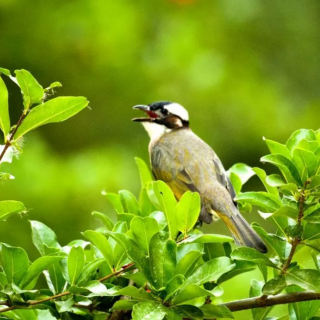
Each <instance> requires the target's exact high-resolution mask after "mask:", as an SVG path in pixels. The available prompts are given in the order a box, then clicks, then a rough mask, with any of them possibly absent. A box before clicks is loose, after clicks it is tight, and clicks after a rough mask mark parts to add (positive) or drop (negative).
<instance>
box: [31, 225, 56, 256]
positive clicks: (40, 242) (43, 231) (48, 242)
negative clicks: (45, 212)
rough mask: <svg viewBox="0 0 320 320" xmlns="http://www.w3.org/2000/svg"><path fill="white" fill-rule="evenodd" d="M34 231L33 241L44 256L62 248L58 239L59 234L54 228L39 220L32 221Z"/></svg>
mask: <svg viewBox="0 0 320 320" xmlns="http://www.w3.org/2000/svg"><path fill="white" fill-rule="evenodd" d="M30 224H31V231H32V242H33V244H34V245H35V246H36V248H37V249H38V251H39V252H40V254H41V255H42V256H44V255H46V254H49V253H52V252H55V251H56V250H50V249H52V248H53V249H60V248H61V247H60V245H59V243H58V241H57V236H56V234H55V233H54V232H53V230H52V229H50V228H49V227H47V226H46V225H45V224H43V223H42V222H39V221H34V220H31V221H30Z"/></svg>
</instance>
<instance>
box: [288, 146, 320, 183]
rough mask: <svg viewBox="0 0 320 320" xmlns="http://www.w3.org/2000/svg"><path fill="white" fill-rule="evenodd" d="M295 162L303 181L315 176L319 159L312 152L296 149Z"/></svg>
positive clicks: (294, 151)
mask: <svg viewBox="0 0 320 320" xmlns="http://www.w3.org/2000/svg"><path fill="white" fill-rule="evenodd" d="M293 162H294V163H295V165H296V167H297V169H298V171H299V174H300V177H301V179H302V181H305V180H307V178H309V177H312V176H314V175H315V174H316V172H317V169H318V159H317V157H316V156H315V155H314V154H313V153H312V152H311V151H308V150H303V149H294V150H293Z"/></svg>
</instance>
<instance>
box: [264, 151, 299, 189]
mask: <svg viewBox="0 0 320 320" xmlns="http://www.w3.org/2000/svg"><path fill="white" fill-rule="evenodd" d="M261 161H262V162H268V163H271V164H273V165H275V166H277V167H278V168H279V169H280V171H281V172H282V174H283V175H284V177H285V178H286V180H287V181H288V182H289V183H297V184H298V185H299V186H302V181H301V178H300V174H299V172H298V170H297V167H296V166H295V164H294V163H293V162H292V161H291V160H289V159H288V158H286V157H285V156H283V155H281V154H269V155H267V156H264V157H262V158H261Z"/></svg>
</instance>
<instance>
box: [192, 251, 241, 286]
mask: <svg viewBox="0 0 320 320" xmlns="http://www.w3.org/2000/svg"><path fill="white" fill-rule="evenodd" d="M234 267H235V264H234V263H232V261H231V260H230V259H229V258H227V257H219V258H215V259H213V260H210V261H207V262H205V263H204V264H202V265H200V266H199V267H197V268H196V269H195V270H194V272H193V273H192V275H191V276H190V277H188V279H187V282H186V284H196V285H201V284H204V283H206V282H210V281H217V280H218V279H219V278H220V277H221V276H222V275H223V274H224V273H227V272H228V271H230V270H232V269H233V268H234Z"/></svg>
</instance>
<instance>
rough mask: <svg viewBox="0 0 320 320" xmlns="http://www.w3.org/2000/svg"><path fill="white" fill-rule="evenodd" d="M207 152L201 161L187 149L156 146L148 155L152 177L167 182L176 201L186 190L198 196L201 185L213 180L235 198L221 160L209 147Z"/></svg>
mask: <svg viewBox="0 0 320 320" xmlns="http://www.w3.org/2000/svg"><path fill="white" fill-rule="evenodd" d="M197 142H198V141H197ZM201 142H202V141H201ZM198 143H199V142H198ZM206 149H207V154H206V156H205V157H204V159H203V158H202V159H198V157H197V156H196V155H197V154H198V153H197V152H195V153H194V154H189V153H188V150H186V149H184V150H183V149H181V148H179V149H174V150H172V148H170V149H167V148H164V147H163V146H162V147H159V146H157V145H155V146H154V147H153V149H152V152H151V163H152V170H153V174H154V176H155V178H156V179H158V180H163V181H164V182H166V183H167V184H168V185H169V186H170V187H171V189H172V190H173V192H174V194H175V196H176V198H177V199H180V197H181V196H182V195H183V193H185V192H186V191H188V190H190V191H193V192H195V191H197V192H199V193H201V192H200V190H201V189H203V186H204V185H205V184H207V183H208V182H209V181H210V182H212V183H213V182H214V181H213V180H216V181H217V182H218V183H220V184H221V185H222V186H223V187H225V188H226V189H227V190H228V192H229V194H230V196H231V198H232V199H234V198H235V196H236V195H235V191H234V189H233V186H232V184H231V182H230V180H229V178H228V176H227V174H226V171H225V170H224V167H223V165H222V163H221V161H220V159H219V158H218V156H217V155H216V154H215V152H214V151H213V150H212V149H211V148H210V147H209V146H208V145H206ZM195 151H196V150H195Z"/></svg>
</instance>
